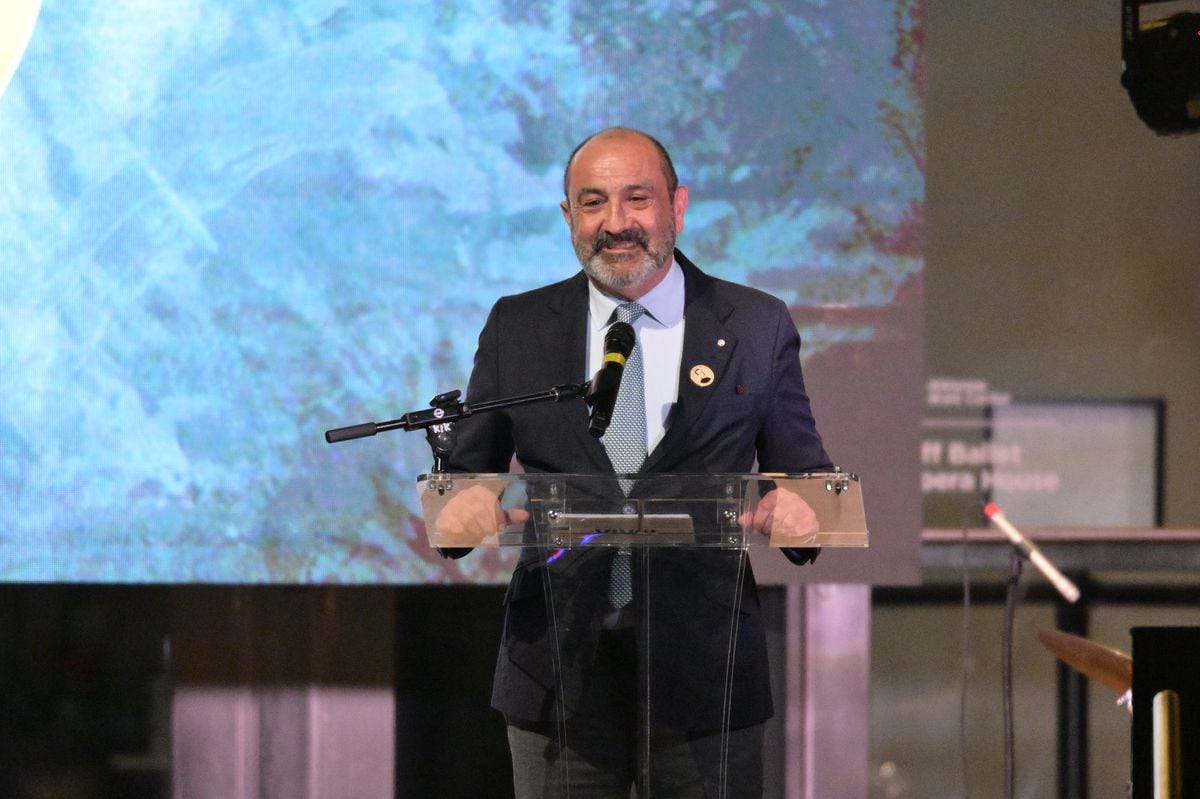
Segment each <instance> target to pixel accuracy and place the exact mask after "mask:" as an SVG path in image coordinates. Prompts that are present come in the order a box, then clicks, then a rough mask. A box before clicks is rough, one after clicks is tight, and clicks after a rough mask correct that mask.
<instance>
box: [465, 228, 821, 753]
mask: <svg viewBox="0 0 1200 799" xmlns="http://www.w3.org/2000/svg"><path fill="white" fill-rule="evenodd" d="M675 260H676V262H677V263H678V264H679V265H680V267H681V268H682V270H683V274H684V284H685V300H684V320H685V321H684V325H685V326H684V341H683V358H682V362H681V365H680V375H679V397H678V401H677V403H676V405H675V407H674V408H673V409H672V411H671V413H670V415H669V417H668V419H667V429H666V432H665V434H664V435H663V437H662V439H661V441H660V443H659V444H658V445H657V446H656V447H655V448H654V451H653V452H651V453H649V455H648V457H647V459H646V462H645V464H644V466H643V467H642V472H643V473H655V472H675V473H691V474H697V473H704V474H714V473H715V474H729V473H742V472H749V471H751V469H753V468H754V465H755V462H756V461H757V464H758V467H759V469H760V470H761V471H764V472H802V471H811V470H816V469H824V468H828V467H829V465H830V461H829V457H828V456H827V455H826V453H825V450H824V448H823V446H822V443H821V439H820V436H819V435H818V434H817V431H816V426H815V423H814V421H813V416H812V412H811V410H810V407H809V399H808V395H807V393H806V391H805V388H804V379H803V376H802V374H801V370H800V338H799V335H798V334H797V332H796V328H795V324H794V323H793V322H792V319H791V317H790V315H789V313H788V310H787V307H786V306H785V305H784V304H783V303H782V302H781V301H779V300H778V299H776V298H774V297H771V296H770V295H768V294H765V293H763V292H761V291H758V290H755V289H752V288H748V287H746V286H741V285H738V284H735V283H730V282H728V281H724V280H719V279H716V278H713V277H711V276H709V275H706V274H704V273H703V272H701V271H700V270H699V269H698V268H697V267H696V266H695V265H693V264H692V263H691V262H690V261H689V260H688V259H687V258H686V257H684V256H683V254H682V253H680V252H679V251H678V250H676V251H675ZM587 325H588V289H587V278H586V276H585V275H584V274H583V273H582V272H580V273H579V274H577V275H575V276H574V277H572V278H569V279H567V280H564V281H561V282H559V283H555V284H552V285H549V286H545V287H543V288H540V289H536V290H534V291H530V292H526V293H524V294H519V295H516V296H510V297H503V298H501V299H500V300H499V301H498V302H497V303H496V305H495V306H494V307H493V308H492V311H491V314H490V315H489V317H488V320H487V324H486V325H485V326H484V328H483V331H482V333H481V334H480V337H479V349H478V351H477V353H476V356H475V366H474V370H473V372H472V374H471V380H470V384H469V387H468V390H467V399H468V401H469V402H479V401H482V400H491V399H500V398H504V397H513V396H519V395H523V394H531V393H537V392H542V391H545V390H546V389H548V388H550V387H552V386H555V385H560V384H564V383H580V382H582V381H583V380H584V379H585V378H586V376H585V374H584V372H585V370H586V368H587V367H586V361H585V358H586V346H587V344H586V342H587ZM701 364H702V365H705V366H708V367H709V368H710V369H711V370H712V371H713V373H714V374H715V376H716V377H715V380H713V381H712V382H711V383H709V384H708V385H705V386H700V385H697V384H696V383H694V382H693V381H692V380H691V379H690V378H689V376H688V373H689V372H690V370H691V369H692V368H693V367H694V366H697V365H701ZM514 454H515V455H516V458H517V460H518V462H519V463H520V464H521V466H522V467H523V468H524V470H525V471H526V472H554V473H611V472H612V471H613V467H612V464H611V462H610V461H609V459H608V455H607V453H606V451H605V449H604V446H603V444H602V443H601V442H600V441H599V440H598V439H596V438H593V437H592V436H591V435H590V434H589V433H588V409H587V406H586V404H585V403H583V402H579V401H574V402H564V403H554V404H538V405H527V406H518V407H514V408H510V409H507V410H504V411H497V412H492V413H484V414H480V415H477V416H472V417H469V418H467V419H464V420H462V421H461V422H459V424H458V441H457V444H456V446H455V448H454V451H453V454H452V455H451V457H450V461H449V466H450V470H451V471H456V472H502V471H507V469H508V466H509V463H510V461H511V458H512V456H513V455H514ZM635 492H636V488H635ZM800 552H801V553H803V551H800ZM545 554H546V553H544V552H539V551H538V550H536V549H533V548H529V549H526V550H524V551H523V552H522V557H521V559H520V562H519V563H518V565H517V567H516V569H515V570H514V573H513V577H512V581H511V582H510V584H509V590H508V593H507V595H506V598H505V604H506V623H505V629H504V633H503V640H502V644H501V651H500V657H499V660H498V663H497V668H496V676H495V682H494V685H493V693H492V704H493V706H494V707H496V708H497V709H499V710H501V711H502V712H503V713H505V714H506V715H507V716H509V717H510V718H515V719H520V720H526V721H550V720H551V719H552V718H553V716H552V715H551V714H552V713H553V707H554V704H553V703H554V699H555V697H556V696H557V697H560V698H561V699H562V700H563V701H564V703H565V705H566V709H567V710H568V712H569V711H570V710H571V709H572V707H573V701H574V699H575V698H576V697H578V695H579V693H580V690H581V686H583V685H584V684H586V682H587V681H588V680H591V679H594V678H595V676H596V675H594V674H593V673H592V669H593V667H594V665H595V661H594V655H595V643H596V640H597V638H598V635H599V623H598V622H599V619H600V618H601V617H602V616H603V615H604V613H605V612H606V610H607V604H606V599H605V597H606V588H605V586H606V581H607V579H608V571H609V563H610V562H611V558H612V550H611V549H608V548H581V549H578V550H574V549H573V550H569V551H567V552H565V553H562V554H560V556H559V557H558V558H556V559H555V560H554V561H553V562H551V563H547V561H546V557H545ZM808 554H809V557H810V558H811V557H812V555H813V553H808ZM789 557H792V559H793V560H796V561H797V562H800V561H801V560H802V559H803V555H799V556H798V555H796V553H792V554H790V555H789ZM634 568H635V571H634V585H635V604H638V605H640V606H641V607H642V608H644V609H648V612H647V613H643V614H640V616H639V617H640V618H643V619H644V618H650V619H652V620H653V621H652V623H653V627H654V629H653V631H649V632H647V631H645V630H643V632H647V634H646V635H639V636H638V638H639V654H640V656H641V662H642V663H643V666H644V668H646V669H648V670H649V674H650V675H651V676H652V680H651V681H650V682H648V683H647V685H648V688H647V689H646V690H649V691H650V694H651V695H650V697H649V701H650V702H651V703H652V712H653V715H654V718H655V719H657V721H658V722H660V723H663V724H667V725H669V726H672V727H674V728H677V729H685V730H714V729H717V728H719V727H720V726H721V723H722V706H723V704H724V703H723V698H724V695H725V691H724V690H723V686H725V684H726V683H725V671H724V668H725V663H726V661H727V660H728V656H729V653H730V634H729V633H730V629H731V622H732V621H734V620H736V622H737V624H736V641H735V645H734V649H733V653H734V657H735V659H736V661H735V662H736V668H735V669H734V673H733V678H732V682H731V683H730V685H729V689H730V690H731V691H732V701H731V704H730V709H731V715H730V716H729V717H728V720H729V723H730V724H731V726H732V727H733V728H738V727H744V726H747V725H750V724H756V723H759V722H761V721H764V720H765V719H767V718H769V717H770V716H771V713H772V708H771V698H770V689H769V683H768V675H767V652H766V642H765V640H766V639H765V635H764V632H763V628H762V625H761V622H760V619H759V604H758V596H757V591H756V588H755V584H754V577H753V574H752V573H751V572H750V569H749V563H748V561H746V560H745V557H744V554H742V553H738V552H728V551H719V550H712V549H692V550H688V549H656V550H654V554H653V556H652V557H650V558H642V559H635V566H634ZM548 571H549V572H550V573H554V574H558V575H569V580H567V579H563V580H558V581H557V582H556V581H555V580H551V581H550V582H549V583H547V582H546V581H545V579H544V578H545V577H546V575H547V573H548ZM548 585H549V586H551V587H552V588H551V590H549V591H548V590H547V586H548ZM568 585H569V586H570V588H569V590H567V589H565V587H566V586H568ZM646 586H650V587H652V590H647V589H646ZM736 590H740V591H741V595H740V598H739V597H738V596H737V595H736V594H735V591H736ZM550 596H553V597H554V598H553V599H551V600H550V602H551V603H552V604H553V605H554V613H555V614H556V618H557V620H558V621H557V625H556V626H557V635H552V634H551V629H550V623H549V622H548V614H549V611H550V607H549V605H548V597H550ZM739 605H740V610H738V612H737V613H736V614H735V613H734V610H733V609H734V608H735V607H736V606H739ZM556 645H557V648H558V650H559V651H560V653H561V660H560V661H559V663H558V666H557V667H556V666H555V657H554V652H555V646H556ZM631 679H632V678H631Z"/></svg>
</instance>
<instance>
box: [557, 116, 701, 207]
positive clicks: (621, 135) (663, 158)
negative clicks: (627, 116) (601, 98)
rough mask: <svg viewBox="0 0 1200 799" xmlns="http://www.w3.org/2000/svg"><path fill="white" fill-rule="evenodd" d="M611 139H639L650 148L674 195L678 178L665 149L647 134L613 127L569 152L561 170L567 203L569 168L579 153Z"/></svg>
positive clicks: (569, 187) (569, 183) (592, 136)
mask: <svg viewBox="0 0 1200 799" xmlns="http://www.w3.org/2000/svg"><path fill="white" fill-rule="evenodd" d="M612 139H641V140H642V141H645V142H646V143H648V144H649V145H650V146H652V147H653V148H654V151H655V152H656V153H657V155H658V162H659V167H660V168H661V170H662V175H663V179H664V180H665V181H666V183H667V192H668V193H669V194H671V195H674V194H675V189H677V188H678V187H679V178H678V177H677V176H676V174H675V164H673V163H672V162H671V155H670V154H669V153H668V152H667V148H666V147H663V146H662V143H661V142H660V141H659V140H658V139H656V138H654V137H653V136H651V135H650V134H649V133H644V132H643V131H640V130H637V129H635V128H622V127H614V128H605V129H604V130H602V131H599V132H598V133H593V134H592V135H591V136H588V137H587V138H586V139H584V140H583V141H581V142H580V143H579V144H577V145H576V146H575V149H574V150H572V151H571V157H570V158H568V159H567V166H566V168H565V169H564V170H563V196H564V197H566V198H567V202H568V203H569V202H570V201H571V167H572V166H573V165H574V164H575V159H576V157H577V156H578V155H579V153H580V151H581V150H583V149H584V148H585V147H587V146H588V145H590V144H593V143H597V144H598V143H602V142H604V141H606V140H612Z"/></svg>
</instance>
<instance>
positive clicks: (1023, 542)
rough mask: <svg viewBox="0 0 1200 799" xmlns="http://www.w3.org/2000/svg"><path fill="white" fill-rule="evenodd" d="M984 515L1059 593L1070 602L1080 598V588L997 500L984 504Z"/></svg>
mask: <svg viewBox="0 0 1200 799" xmlns="http://www.w3.org/2000/svg"><path fill="white" fill-rule="evenodd" d="M983 515H984V516H987V517H988V518H989V519H991V520H992V522H993V523H994V524H995V525H996V526H997V527H999V528H1000V529H1001V530H1003V531H1004V534H1005V535H1006V536H1008V540H1009V541H1011V542H1012V544H1013V546H1015V547H1016V548H1017V551H1019V552H1020V553H1021V554H1022V555H1024V556H1025V557H1027V558H1029V562H1030V563H1032V564H1033V565H1034V566H1037V569H1038V571H1040V572H1041V573H1042V575H1043V576H1044V577H1045V578H1046V579H1047V580H1049V581H1050V583H1051V585H1053V586H1054V587H1055V588H1056V589H1058V593H1060V594H1062V596H1063V599H1065V600H1067V601H1068V602H1074V601H1075V600H1077V599H1079V589H1078V588H1076V587H1075V583H1073V582H1071V581H1070V580H1068V579H1067V577H1066V575H1064V574H1063V573H1062V572H1060V571H1059V570H1058V569H1057V568H1056V567H1055V565H1054V564H1053V563H1051V562H1050V561H1049V560H1048V559H1047V558H1046V556H1045V555H1043V554H1042V551H1041V550H1040V549H1038V548H1037V545H1036V544H1034V543H1033V542H1032V541H1030V540H1029V539H1028V538H1026V537H1025V535H1024V534H1023V533H1022V532H1021V531H1020V530H1018V529H1017V528H1016V527H1014V526H1013V524H1012V522H1010V521H1009V520H1008V518H1007V517H1006V516H1005V515H1004V513H1003V511H1001V510H1000V506H999V505H997V504H996V503H995V502H989V503H988V504H986V505H984V506H983Z"/></svg>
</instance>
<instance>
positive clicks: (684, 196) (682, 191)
mask: <svg viewBox="0 0 1200 799" xmlns="http://www.w3.org/2000/svg"><path fill="white" fill-rule="evenodd" d="M687 204H688V188H687V186H677V187H676V188H675V197H674V198H672V200H671V206H672V210H673V211H674V212H675V233H676V234H679V233H682V232H683V212H684V211H686V210H687Z"/></svg>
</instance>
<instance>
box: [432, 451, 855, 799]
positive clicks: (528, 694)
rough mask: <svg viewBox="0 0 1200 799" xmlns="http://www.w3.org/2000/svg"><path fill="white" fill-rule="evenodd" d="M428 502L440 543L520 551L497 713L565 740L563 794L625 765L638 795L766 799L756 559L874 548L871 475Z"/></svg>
mask: <svg viewBox="0 0 1200 799" xmlns="http://www.w3.org/2000/svg"><path fill="white" fill-rule="evenodd" d="M418 491H419V494H420V501H421V506H422V510H423V513H424V516H425V524H426V530H427V533H428V537H429V543H430V545H431V546H434V547H439V548H443V549H458V548H464V547H481V546H482V547H488V546H503V547H520V548H521V555H520V559H519V562H518V564H517V566H516V568H515V572H514V577H513V580H512V583H511V584H510V587H509V592H508V595H507V598H506V603H507V605H508V613H507V622H506V625H505V630H504V632H503V636H504V639H503V642H502V649H501V655H500V661H499V663H498V665H497V679H496V689H495V692H494V694H493V704H494V705H496V706H497V707H498V708H499V709H500V710H502V711H503V712H504V713H505V715H506V716H508V717H509V718H510V720H514V719H515V720H516V721H517V722H523V723H528V724H531V725H536V726H537V727H538V729H541V730H547V731H549V734H550V735H551V737H552V738H553V739H554V740H555V745H554V746H553V747H551V748H552V749H553V755H554V756H553V758H552V760H553V765H552V767H551V768H549V769H548V771H547V778H546V785H545V786H544V788H545V795H546V796H547V797H570V796H572V795H573V794H578V793H579V791H578V790H576V789H574V788H573V787H572V786H573V785H575V783H576V781H577V779H578V777H580V775H585V774H586V773H587V772H588V771H589V770H590V769H591V768H592V767H594V766H596V765H597V764H599V765H600V766H601V767H605V766H607V765H611V763H612V761H613V760H614V758H615V759H618V760H620V761H622V762H625V763H632V764H634V771H635V773H636V780H637V783H638V796H640V797H653V796H656V795H667V794H668V793H670V794H671V795H684V796H693V795H695V796H706V797H742V796H761V793H762V789H761V786H756V785H752V784H747V782H746V779H745V777H744V774H745V773H747V772H746V771H745V764H746V763H747V762H751V763H753V762H754V761H755V760H756V759H757V760H761V749H762V744H763V742H762V740H761V738H759V739H758V740H756V739H755V738H754V737H753V735H747V734H746V733H745V732H741V734H739V733H740V731H747V730H754V729H759V730H761V729H762V728H761V726H760V722H762V721H765V720H766V718H768V717H770V716H771V715H772V707H771V698H770V694H769V690H768V688H767V686H768V679H767V674H766V668H767V663H766V638H765V632H764V630H763V627H762V623H761V621H760V619H759V614H758V595H757V588H756V586H755V584H754V580H753V576H752V574H751V572H750V571H749V561H748V557H747V553H748V549H749V548H750V547H771V546H773V547H780V548H787V550H786V551H787V552H789V553H790V555H789V557H792V558H793V559H800V558H802V556H803V553H802V552H801V551H799V550H803V549H805V548H809V547H827V546H833V547H865V546H867V529H866V523H865V515H864V510H863V500H862V493H861V488H860V484H859V481H858V479H857V478H856V477H855V476H853V475H849V474H845V473H842V472H840V471H838V472H827V473H826V472H821V473H808V474H790V475H784V474H746V475H743V474H725V475H711V474H704V475H696V474H656V475H642V476H636V477H635V476H623V475H622V476H618V475H612V474H607V475H596V474H592V475H582V474H553V475H551V474H443V473H437V474H430V475H423V476H421V477H420V478H419V479H418ZM798 500H803V502H798ZM804 506H807V508H805V507H804ZM808 509H811V511H812V512H811V513H808ZM814 517H815V518H814ZM620 557H628V558H629V563H630V566H631V570H630V571H631V575H632V577H631V583H632V597H633V598H632V601H631V602H629V604H627V605H624V607H622V608H620V609H618V608H616V607H614V603H613V601H612V599H611V597H612V593H611V582H612V580H613V579H614V578H613V564H614V562H615V560H616V559H618V558H620ZM781 557H782V555H781ZM685 731H686V732H687V733H688V735H684V734H683V733H684V732H685ZM696 733H700V734H696ZM756 747H757V750H758V751H757V752H756V751H753V750H754V749H755V748H756ZM750 773H753V768H751V769H750ZM681 786H686V787H685V789H684V790H683V791H682V792H679V789H680V787H681Z"/></svg>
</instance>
